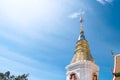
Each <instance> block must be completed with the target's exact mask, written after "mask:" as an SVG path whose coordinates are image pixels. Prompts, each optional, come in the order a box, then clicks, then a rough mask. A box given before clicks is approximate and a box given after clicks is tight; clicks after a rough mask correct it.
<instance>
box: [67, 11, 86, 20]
mask: <svg viewBox="0 0 120 80" xmlns="http://www.w3.org/2000/svg"><path fill="white" fill-rule="evenodd" d="M84 13H85V12H84V11H82V12H75V13H72V14H70V15H69V16H68V17H69V18H71V19H74V18H77V17H80V14H84Z"/></svg>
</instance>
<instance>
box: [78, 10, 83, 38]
mask: <svg viewBox="0 0 120 80" xmlns="http://www.w3.org/2000/svg"><path fill="white" fill-rule="evenodd" d="M82 14H83V11H81V13H80V36H79V38H78V40H85V36H84V30H83V18H82Z"/></svg>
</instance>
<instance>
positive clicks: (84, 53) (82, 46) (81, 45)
mask: <svg viewBox="0 0 120 80" xmlns="http://www.w3.org/2000/svg"><path fill="white" fill-rule="evenodd" d="M81 60H88V61H92V62H94V60H93V58H92V56H91V54H90V50H89V45H88V43H87V40H86V39H85V35H84V30H83V18H82V14H80V35H79V39H78V41H77V43H76V50H75V53H74V57H73V59H72V61H71V63H74V62H78V61H81Z"/></svg>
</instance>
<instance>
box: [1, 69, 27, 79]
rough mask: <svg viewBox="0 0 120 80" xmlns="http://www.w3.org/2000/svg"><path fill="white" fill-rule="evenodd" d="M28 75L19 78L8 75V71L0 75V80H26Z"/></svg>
mask: <svg viewBox="0 0 120 80" xmlns="http://www.w3.org/2000/svg"><path fill="white" fill-rule="evenodd" d="M27 77H28V74H23V75H19V76H14V75H10V71H7V72H5V73H0V80H28V78H27Z"/></svg>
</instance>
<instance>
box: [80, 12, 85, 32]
mask: <svg viewBox="0 0 120 80" xmlns="http://www.w3.org/2000/svg"><path fill="white" fill-rule="evenodd" d="M82 14H83V13H82V11H81V13H80V33H84V30H83V18H82Z"/></svg>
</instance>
